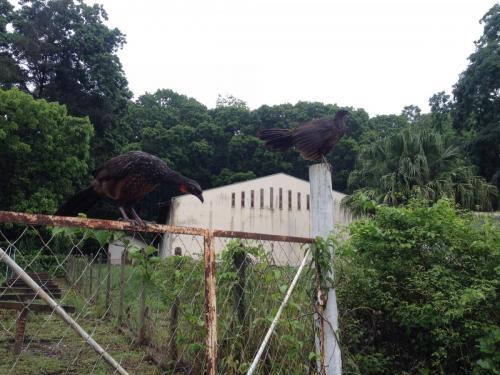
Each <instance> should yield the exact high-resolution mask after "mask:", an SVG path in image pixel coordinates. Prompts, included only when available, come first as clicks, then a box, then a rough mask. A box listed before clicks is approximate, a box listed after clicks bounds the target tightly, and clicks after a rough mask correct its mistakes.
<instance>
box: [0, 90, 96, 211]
mask: <svg viewBox="0 0 500 375" xmlns="http://www.w3.org/2000/svg"><path fill="white" fill-rule="evenodd" d="M0 114H1V116H0V170H1V171H2V173H0V191H1V192H2V194H1V195H0V207H1V208H0V209H3V210H15V211H30V212H45V213H52V212H53V211H55V209H56V208H57V207H58V205H59V204H60V203H61V202H62V200H63V198H64V197H66V196H67V195H69V194H70V193H72V192H74V191H75V190H76V189H77V188H78V187H79V186H80V184H81V183H82V182H83V180H85V179H86V176H87V173H88V164H89V159H90V157H89V149H90V140H91V137H92V135H93V129H92V125H91V124H90V122H89V121H88V119H87V118H78V117H72V116H68V114H67V111H66V107H64V106H62V105H59V104H57V103H48V102H47V101H45V100H35V99H33V97H32V96H31V95H29V94H26V93H23V92H21V91H19V90H18V89H11V90H8V91H4V90H0Z"/></svg>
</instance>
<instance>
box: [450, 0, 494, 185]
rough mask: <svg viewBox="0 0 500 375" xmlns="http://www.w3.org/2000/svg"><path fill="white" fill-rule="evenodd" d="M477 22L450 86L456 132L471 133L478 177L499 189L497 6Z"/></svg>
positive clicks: (472, 151) (472, 150)
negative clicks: (479, 29)
mask: <svg viewBox="0 0 500 375" xmlns="http://www.w3.org/2000/svg"><path fill="white" fill-rule="evenodd" d="M481 22H482V23H483V24H484V32H483V35H482V36H481V38H479V40H478V41H477V42H476V51H475V52H474V53H473V54H472V55H470V56H469V66H468V67H467V69H466V70H465V71H464V72H462V74H461V75H460V79H459V80H458V82H457V84H456V85H455V87H454V90H453V95H454V97H455V101H456V104H455V117H454V125H455V127H456V128H457V129H461V130H469V129H473V130H474V131H475V136H474V139H473V140H472V142H471V153H472V155H473V157H474V161H475V162H476V163H477V165H478V166H479V168H480V171H481V174H482V175H483V176H485V177H486V178H487V179H488V180H490V179H491V180H492V181H493V182H494V183H496V184H497V186H498V187H500V63H499V62H498V61H499V58H498V56H499V55H500V4H498V3H497V4H495V5H493V7H492V8H491V9H490V10H489V11H488V12H487V13H486V14H485V16H484V17H483V18H482V20H481Z"/></svg>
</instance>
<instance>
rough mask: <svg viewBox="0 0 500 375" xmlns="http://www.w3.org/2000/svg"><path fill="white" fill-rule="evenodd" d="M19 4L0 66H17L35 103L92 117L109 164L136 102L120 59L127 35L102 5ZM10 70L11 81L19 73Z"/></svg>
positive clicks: (78, 0) (60, 0) (33, 0)
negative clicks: (119, 129)
mask: <svg viewBox="0 0 500 375" xmlns="http://www.w3.org/2000/svg"><path fill="white" fill-rule="evenodd" d="M19 4H20V8H19V9H17V10H14V11H13V14H12V15H11V20H12V32H11V33H5V32H3V33H2V35H3V36H4V37H5V38H2V39H4V43H3V45H0V52H1V53H2V54H3V56H4V59H3V60H0V62H5V60H6V59H8V61H12V60H14V61H15V63H16V69H17V71H18V72H19V73H20V79H21V80H20V82H19V83H18V86H19V87H20V88H22V89H23V90H25V91H29V92H30V93H31V94H33V96H34V97H35V98H45V99H47V100H49V101H58V102H60V103H62V104H65V105H66V106H67V108H68V112H69V113H70V114H71V115H76V116H89V117H90V120H91V122H92V124H93V125H94V127H95V130H96V135H97V137H96V139H95V141H96V142H97V144H96V145H95V146H96V151H97V152H96V153H97V154H102V158H103V159H104V158H107V157H108V156H109V155H110V154H113V153H115V152H116V150H114V149H113V146H114V144H113V142H112V139H113V135H114V134H115V133H116V131H117V129H116V127H117V126H118V125H119V118H120V116H121V115H122V114H123V113H124V111H125V109H126V105H127V101H128V100H129V98H130V97H131V93H130V92H129V90H128V88H127V80H126V78H125V75H124V73H123V70H122V66H121V63H120V61H119V59H118V56H117V55H116V51H117V50H118V49H119V48H121V47H122V45H123V44H124V43H125V37H124V35H123V34H122V33H121V32H120V31H119V30H118V29H109V28H108V27H107V26H106V25H105V24H104V21H105V20H107V15H106V12H105V11H104V9H103V8H102V6H100V5H93V6H89V5H86V4H85V3H84V2H83V1H82V0H49V1H44V0H21V1H20V2H19ZM3 8H5V7H3ZM1 9H2V7H0V10H1ZM0 14H1V13H0ZM0 31H1V29H0ZM6 66H8V68H9V69H8V71H10V72H11V73H10V76H12V75H13V74H14V73H16V72H15V71H13V70H12V67H11V66H10V65H8V63H7V64H6ZM3 67H4V64H2V69H3ZM0 78H1V76H0ZM4 79H5V81H3V80H2V85H4V86H8V85H9V84H11V81H12V79H10V80H9V77H4ZM110 148H111V149H110Z"/></svg>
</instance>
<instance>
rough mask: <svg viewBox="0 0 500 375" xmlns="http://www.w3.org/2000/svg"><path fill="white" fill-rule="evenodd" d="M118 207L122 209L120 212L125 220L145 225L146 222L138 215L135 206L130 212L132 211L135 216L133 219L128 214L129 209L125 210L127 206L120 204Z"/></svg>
mask: <svg viewBox="0 0 500 375" xmlns="http://www.w3.org/2000/svg"><path fill="white" fill-rule="evenodd" d="M118 209H119V210H120V213H121V214H122V217H123V220H125V221H130V222H131V223H132V224H135V225H144V222H143V221H142V219H141V218H140V217H139V215H137V212H135V211H134V209H133V208H132V209H130V210H129V212H131V213H132V216H133V217H134V218H133V219H131V218H130V217H129V216H128V215H127V211H125V208H123V207H121V206H120V207H118Z"/></svg>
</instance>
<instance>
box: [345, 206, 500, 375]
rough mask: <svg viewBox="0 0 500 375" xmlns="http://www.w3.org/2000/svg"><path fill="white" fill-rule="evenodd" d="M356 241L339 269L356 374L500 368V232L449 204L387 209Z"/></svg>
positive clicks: (361, 228) (354, 228) (357, 231)
mask: <svg viewBox="0 0 500 375" xmlns="http://www.w3.org/2000/svg"><path fill="white" fill-rule="evenodd" d="M349 233H350V238H349V239H348V240H347V241H346V242H345V243H344V244H343V245H342V246H341V247H340V248H339V253H338V256H337V257H336V261H335V264H336V267H337V268H336V272H337V274H338V275H342V276H341V277H340V278H339V280H338V282H337V285H338V287H337V293H338V300H339V306H340V310H341V311H340V312H341V317H342V318H341V322H340V326H341V335H342V337H341V341H342V342H343V347H344V348H346V350H348V352H349V353H350V355H349V360H348V363H347V367H348V368H350V367H352V368H353V369H355V368H356V367H358V368H359V370H358V371H359V372H360V373H362V374H388V373H391V374H409V373H422V374H424V373H434V374H436V373H437V374H472V373H474V374H480V373H483V372H481V371H482V369H485V370H486V369H490V370H491V369H493V368H494V367H495V366H497V364H498V361H499V359H500V357H499V355H498V353H499V352H498V350H497V348H498V342H499V340H498V329H499V325H500V321H499V319H498V318H499V316H498V310H499V308H500V304H499V301H500V299H499V298H498V297H499V287H500V282H499V280H500V278H499V272H500V230H499V229H498V227H495V226H493V225H492V224H491V223H488V222H487V223H485V224H484V225H480V224H479V223H477V222H476V221H475V220H474V218H473V216H470V215H464V214H462V213H461V212H460V211H458V210H457V209H456V208H454V207H453V205H452V203H451V202H450V201H448V200H439V201H438V202H437V203H435V204H434V205H433V206H431V207H429V206H428V205H427V204H426V203H422V202H419V201H413V202H411V203H410V204H409V205H408V206H407V207H399V208H396V207H387V206H378V207H377V208H376V212H375V214H374V216H373V217H371V218H364V219H362V220H359V221H357V222H355V223H353V224H352V225H351V226H350V228H349ZM496 368H497V369H498V367H496Z"/></svg>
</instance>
